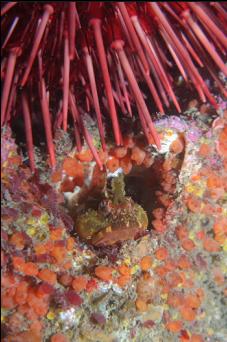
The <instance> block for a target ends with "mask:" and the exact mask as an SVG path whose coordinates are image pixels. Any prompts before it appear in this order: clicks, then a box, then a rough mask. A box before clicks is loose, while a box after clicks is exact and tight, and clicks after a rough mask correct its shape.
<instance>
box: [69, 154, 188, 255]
mask: <svg viewBox="0 0 227 342" xmlns="http://www.w3.org/2000/svg"><path fill="white" fill-rule="evenodd" d="M184 152H185V151H182V152H181V153H172V154H171V153H170V154H169V155H168V156H166V155H159V156H157V157H156V158H155V159H154V163H153V164H152V165H151V166H150V167H149V168H146V167H144V166H136V165H134V166H133V168H132V171H131V172H130V173H129V174H128V175H125V176H124V186H125V188H124V196H126V197H127V198H130V200H129V201H131V202H130V203H131V204H129V203H128V202H127V204H126V206H125V204H123V203H118V204H117V206H116V207H114V215H115V216H118V215H119V217H121V218H122V211H123V210H125V208H126V207H127V210H128V211H127V210H126V212H127V213H129V212H130V210H131V209H130V205H132V208H134V205H135V204H136V205H138V206H139V207H140V208H141V210H142V212H143V213H144V212H145V213H146V216H147V217H146V219H145V221H146V223H144V216H142V217H143V219H142V222H143V223H142V226H143V229H141V230H140V229H137V230H136V229H135V226H133V224H134V223H132V222H134V221H133V220H131V219H130V220H129V222H126V223H127V224H125V221H124V222H123V226H121V224H119V222H117V224H116V225H115V221H113V220H112V221H111V224H110V223H108V222H110V221H108V215H109V211H111V205H112V204H113V203H112V200H113V199H111V200H110V198H111V197H105V194H104V192H101V191H100V193H95V194H93V193H90V194H89V197H87V196H83V198H82V200H81V201H80V203H79V206H77V209H76V210H75V208H74V209H73V210H72V212H73V215H72V216H73V218H74V221H75V231H76V233H77V234H78V235H79V237H80V239H81V240H82V241H85V242H86V243H88V245H89V246H90V247H91V248H92V249H94V251H95V252H96V254H97V255H100V256H105V255H107V256H108V255H111V258H112V257H113V258H115V257H116V256H117V253H118V251H119V247H121V246H122V244H123V243H124V242H125V241H126V240H132V239H137V238H139V237H141V236H143V235H145V234H148V233H149V231H150V230H153V229H156V227H155V226H154V221H155V220H156V219H157V217H156V215H154V210H155V209H157V208H159V209H161V211H162V212H163V215H162V218H161V221H162V222H164V221H165V212H166V208H167V207H168V203H171V202H172V201H174V198H175V197H176V195H177V194H176V192H175V189H176V183H177V179H178V176H179V172H180V170H181V167H182V163H183V160H184ZM114 178H118V177H112V178H111V177H110V178H108V181H107V189H110V188H111V182H112V180H113V179H114ZM110 202H111V203H110ZM109 206H110V208H109ZM112 208H113V207H112ZM115 209H116V210H115ZM108 210H109V211H108ZM89 211H91V213H92V215H93V214H94V213H95V215H96V214H97V212H98V213H99V214H101V215H102V218H101V220H100V218H99V217H96V218H95V219H94V217H92V218H89V219H88V220H84V216H83V215H88V214H87V213H88V212H89ZM131 212H132V213H133V210H131ZM112 214H113V211H112ZM140 214H141V211H139V215H140ZM103 215H104V217H105V219H106V218H107V221H105V222H104V223H103V222H102V220H103ZM132 215H134V214H132ZM135 215H137V211H135ZM142 215H143V214H142ZM88 216H89V215H88ZM78 217H79V221H78ZM81 217H82V218H83V224H82V225H81V221H80V220H81ZM96 219H97V225H96V226H95V228H94V231H92V230H91V228H90V226H91V225H92V224H93V222H94V220H96ZM117 220H118V218H117ZM78 222H79V224H78ZM99 222H101V226H102V227H101V228H100V226H99ZM106 222H107V223H106ZM121 222H122V221H121V220H120V223H121ZM136 222H137V223H138V221H136ZM140 223H141V222H139V225H140ZM156 223H157V222H156ZM126 228H127V229H126ZM133 228H134V231H133ZM89 229H90V230H89ZM157 230H159V228H157ZM116 231H117V234H115V233H116ZM123 231H124V232H123ZM130 231H131V232H130ZM93 233H94V236H95V238H94V239H93V237H92V234H93ZM89 234H90V235H91V237H90V236H89ZM118 235H119V236H121V238H119V240H118ZM116 236H117V237H116ZM97 241H98V242H97Z"/></svg>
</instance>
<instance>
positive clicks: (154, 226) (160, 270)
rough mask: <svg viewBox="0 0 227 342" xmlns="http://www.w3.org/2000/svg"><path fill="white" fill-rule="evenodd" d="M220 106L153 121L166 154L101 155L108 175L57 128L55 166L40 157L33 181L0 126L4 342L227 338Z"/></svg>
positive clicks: (225, 118) (114, 151)
mask: <svg viewBox="0 0 227 342" xmlns="http://www.w3.org/2000/svg"><path fill="white" fill-rule="evenodd" d="M220 101H221V100H220ZM221 104H222V108H221V109H220V110H219V111H218V113H215V112H211V113H210V111H211V109H210V108H209V106H205V105H203V106H201V107H200V108H199V109H198V104H197V103H196V102H195V101H194V102H191V104H190V106H189V109H188V111H187V112H185V113H184V115H182V116H180V117H175V116H169V117H161V118H160V119H159V120H157V121H156V127H157V130H158V132H159V135H160V138H161V150H160V151H159V152H158V151H157V150H156V149H155V148H154V146H153V145H152V144H150V145H149V146H147V145H146V143H145V142H144V139H143V136H142V135H138V136H133V135H128V136H126V137H125V140H124V146H123V147H117V148H115V147H113V146H111V145H110V146H109V149H108V151H107V152H103V151H101V150H100V152H99V153H100V158H102V160H103V162H104V164H105V165H106V168H105V169H104V171H100V170H99V168H98V167H97V166H96V164H95V162H94V161H93V157H92V155H91V153H89V151H88V150H86V147H85V149H84V150H83V151H82V152H80V153H77V152H76V151H75V150H74V149H71V146H70V148H68V145H69V144H70V145H71V142H70V140H69V139H68V137H65V139H63V138H62V137H63V135H64V133H62V132H59V137H58V139H59V140H58V141H56V146H61V149H60V152H59V154H58V168H57V169H56V170H55V171H54V172H51V171H50V170H49V169H48V168H47V167H46V166H45V165H44V163H43V162H42V156H41V155H39V154H38V153H37V154H36V158H37V159H39V161H40V169H39V172H36V173H35V174H32V173H31V171H30V169H29V168H28V167H27V166H26V165H25V163H24V161H23V156H22V155H21V154H20V152H19V150H18V147H17V146H16V144H15V142H14V140H13V139H12V136H11V132H10V130H9V129H6V128H4V130H3V131H2V165H1V182H2V191H1V201H2V228H1V235H2V241H1V243H2V246H1V259H2V313H1V315H2V316H1V322H2V341H3V342H6V341H7V342H10V341H11V342H20V341H23V342H26V341H28V342H31V341H34V342H36V341H37V342H38V341H50V342H67V341H72V342H74V341H76V342H82V341H85V342H90V341H95V342H105V341H106V342H117V341H118V342H128V341H135V342H149V341H154V342H162V341H163V342H164V341H181V342H187V341H190V342H202V341H207V342H224V341H226V338H227V329H226V295H227V288H226V282H225V278H226V273H227V267H226V265H227V259H226V252H227V239H226V237H227V112H226V107H225V103H224V102H222V103H221ZM56 139H57V138H56ZM60 141H61V144H60ZM67 141H68V143H67ZM64 142H65V145H64ZM57 143H58V144H57ZM63 147H64V148H63ZM59 148H60V147H59ZM122 174H124V175H125V179H124V181H125V188H124V186H122V184H123V183H122ZM109 188H110V190H111V191H112V192H111V191H110V190H109ZM116 189H117V190H116ZM138 233H139V234H138Z"/></svg>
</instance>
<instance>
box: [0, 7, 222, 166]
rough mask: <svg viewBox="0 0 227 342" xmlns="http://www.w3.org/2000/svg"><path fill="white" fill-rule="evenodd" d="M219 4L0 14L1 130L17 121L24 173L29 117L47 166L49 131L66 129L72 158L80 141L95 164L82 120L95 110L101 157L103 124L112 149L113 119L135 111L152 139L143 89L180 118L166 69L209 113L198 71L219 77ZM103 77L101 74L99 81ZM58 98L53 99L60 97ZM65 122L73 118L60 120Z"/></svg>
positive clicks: (31, 155) (27, 9)
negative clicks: (70, 130)
mask: <svg viewBox="0 0 227 342" xmlns="http://www.w3.org/2000/svg"><path fill="white" fill-rule="evenodd" d="M225 6H226V5H225V3H224V2H220V3H219V4H217V3H215V2H214V3H213V2H207V3H201V2H197V3H193V2H178V3H176V2H175V3H174V2H172V3H171V2H160V3H157V2H142V3H141V2H140V3H136V2H129V3H124V2H107V3H104V2H58V3H57V2H56V3H55V2H51V3H48V2H45V3H42V2H30V3H26V2H6V3H5V4H3V5H2V7H1V18H2V21H1V28H2V62H1V78H2V80H3V88H2V100H1V125H2V126H3V125H7V124H9V125H10V124H11V123H12V121H14V120H15V118H17V117H20V115H21V114H20V113H21V112H22V113H23V116H24V127H25V133H26V142H27V151H28V155H29V160H30V167H31V169H32V170H34V169H35V161H34V151H33V134H34V132H32V131H34V127H33V120H34V119H36V121H37V120H38V121H41V120H42V119H41V118H40V117H39V114H36V115H37V118H34V113H35V112H36V113H38V112H37V108H40V109H41V112H42V117H43V124H44V129H45V135H46V142H47V148H48V153H49V156H50V164H51V167H52V168H53V167H54V166H55V164H56V159H55V148H54V143H53V127H63V129H64V130H65V131H66V130H67V127H68V124H69V120H70V122H71V121H72V122H73V125H74V129H75V136H76V142H77V148H78V150H80V148H81V139H82V137H84V139H85V140H86V142H87V144H88V146H89V148H90V150H91V152H92V154H93V156H94V158H95V160H96V161H97V163H98V165H99V166H100V168H102V162H101V160H100V158H99V155H98V153H97V151H96V148H95V146H94V144H93V140H92V137H91V135H90V133H89V132H88V130H87V128H86V126H85V123H84V120H83V113H84V112H85V111H86V112H89V111H91V109H92V108H94V111H95V113H96V117H97V124H98V129H99V134H100V139H101V144H102V148H103V150H105V148H106V145H105V133H104V127H103V126H104V124H103V122H104V120H106V119H107V120H108V116H110V119H111V123H112V127H113V133H114V138H115V142H116V144H117V145H121V144H122V143H123V139H122V135H121V130H120V124H119V113H121V115H125V116H128V117H131V116H132V108H131V107H132V106H133V105H136V107H137V109H138V114H139V119H140V122H141V126H142V128H143V131H144V133H145V135H146V136H148V137H149V134H151V135H152V137H153V140H154V141H155V144H156V145H157V147H159V144H160V142H159V137H158V135H157V133H156V130H155V128H154V125H153V123H152V120H151V116H150V113H149V111H148V108H147V104H146V102H145V100H144V94H143V92H142V91H141V90H140V87H139V82H144V81H145V82H146V83H147V85H148V88H149V90H150V92H151V95H152V97H153V99H154V102H155V104H156V108H157V110H158V111H159V112H161V113H163V104H164V105H165V106H166V107H168V106H169V102H170V101H172V102H173V103H174V105H175V107H176V109H177V111H178V112H180V111H181V108H180V103H179V102H178V100H177V97H176V95H175V93H174V83H173V77H172V76H171V73H170V72H171V67H177V68H178V70H179V72H180V74H181V75H182V77H183V79H184V80H185V82H186V84H188V85H189V86H190V85H191V84H192V85H193V86H194V87H195V88H196V90H197V92H198V95H199V97H200V99H201V100H202V101H203V102H205V101H206V100H209V101H210V102H211V104H212V105H213V106H214V107H217V103H216V101H215V98H214V97H213V96H212V94H211V93H210V91H209V89H208V86H207V84H206V83H205V81H204V80H203V78H202V76H201V74H200V72H199V68H201V67H204V68H206V69H207V70H208V72H209V73H210V75H211V77H212V78H213V79H214V80H215V81H216V83H217V85H218V87H219V88H220V91H221V92H222V93H223V94H225V95H226V90H225V89H224V86H223V84H222V83H221V81H220V80H219V78H218V77H217V71H218V70H221V71H222V72H223V73H224V74H225V75H227V68H226V65H225V64H224V62H223V60H222V57H223V56H225V55H226V46H227V39H226V37H225V32H226V16H227V14H226V12H225ZM100 69H101V72H100ZM59 95H60V96H59ZM69 113H71V116H72V118H69V116H68V114H69Z"/></svg>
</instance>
